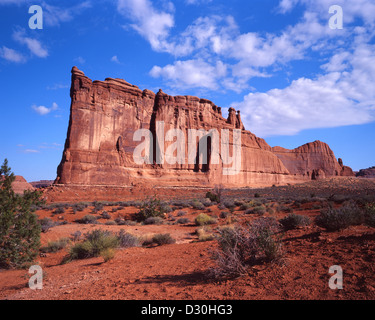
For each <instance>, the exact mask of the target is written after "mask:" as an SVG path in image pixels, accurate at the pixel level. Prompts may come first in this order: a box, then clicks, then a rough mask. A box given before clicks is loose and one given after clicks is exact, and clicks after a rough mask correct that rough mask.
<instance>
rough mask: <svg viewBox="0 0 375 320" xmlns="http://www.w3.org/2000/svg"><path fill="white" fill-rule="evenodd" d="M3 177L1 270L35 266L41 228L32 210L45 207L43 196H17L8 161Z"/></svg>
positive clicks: (1, 170) (0, 182) (0, 172)
mask: <svg viewBox="0 0 375 320" xmlns="http://www.w3.org/2000/svg"><path fill="white" fill-rule="evenodd" d="M0 176H1V177H2V178H1V179H0V267H4V268H20V267H22V266H24V265H26V264H28V263H31V262H33V261H34V259H35V258H36V257H37V255H38V252H39V248H40V233H41V225H40V223H39V222H38V218H37V216H36V215H35V214H34V211H33V209H32V208H35V207H37V206H41V205H42V204H43V201H42V200H41V196H42V193H41V192H39V191H34V192H31V191H25V192H24V194H23V195H17V194H15V193H14V191H13V189H12V183H13V181H14V179H15V177H14V174H13V173H12V172H11V169H10V168H9V167H8V160H7V159H5V160H4V163H3V164H2V166H1V167H0Z"/></svg>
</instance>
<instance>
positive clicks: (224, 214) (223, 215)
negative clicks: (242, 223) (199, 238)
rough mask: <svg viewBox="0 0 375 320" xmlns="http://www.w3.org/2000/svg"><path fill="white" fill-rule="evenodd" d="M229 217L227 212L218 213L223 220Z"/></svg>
mask: <svg viewBox="0 0 375 320" xmlns="http://www.w3.org/2000/svg"><path fill="white" fill-rule="evenodd" d="M229 216H230V213H229V212H228V211H222V212H220V218H221V219H225V218H227V217H229Z"/></svg>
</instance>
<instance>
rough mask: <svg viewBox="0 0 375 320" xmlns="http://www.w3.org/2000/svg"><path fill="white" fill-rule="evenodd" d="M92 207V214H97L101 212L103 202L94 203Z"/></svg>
mask: <svg viewBox="0 0 375 320" xmlns="http://www.w3.org/2000/svg"><path fill="white" fill-rule="evenodd" d="M92 205H93V206H94V208H93V209H92V212H93V213H98V212H99V211H101V210H103V208H104V203H103V202H98V201H94V202H93V203H92Z"/></svg>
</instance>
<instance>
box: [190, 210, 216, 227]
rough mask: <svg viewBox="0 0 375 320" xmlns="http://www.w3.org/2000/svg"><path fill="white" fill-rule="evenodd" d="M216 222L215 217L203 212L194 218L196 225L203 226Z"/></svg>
mask: <svg viewBox="0 0 375 320" xmlns="http://www.w3.org/2000/svg"><path fill="white" fill-rule="evenodd" d="M215 223H217V221H216V219H214V218H212V217H210V216H209V215H207V214H205V213H201V214H200V215H199V216H198V217H196V218H195V224H196V225H197V226H205V225H209V224H215Z"/></svg>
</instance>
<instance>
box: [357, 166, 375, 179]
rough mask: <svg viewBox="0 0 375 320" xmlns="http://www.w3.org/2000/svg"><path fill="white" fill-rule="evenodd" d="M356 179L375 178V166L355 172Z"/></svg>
mask: <svg viewBox="0 0 375 320" xmlns="http://www.w3.org/2000/svg"><path fill="white" fill-rule="evenodd" d="M356 175H357V177H359V178H368V179H373V178H375V166H374V167H371V168H368V169H362V170H360V171H359V172H357V174H356Z"/></svg>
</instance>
